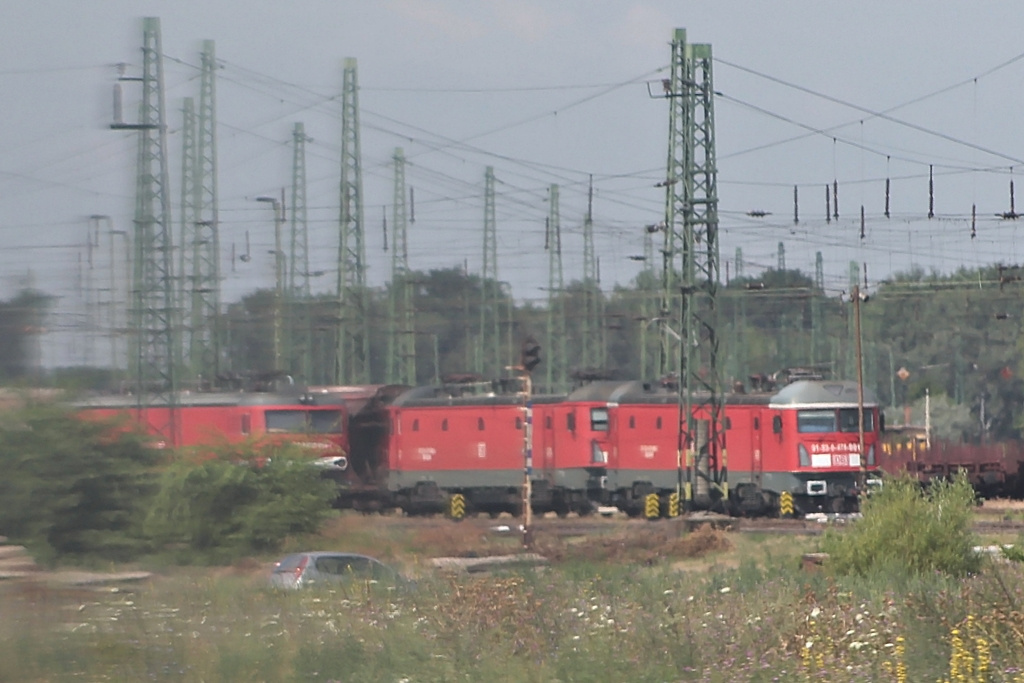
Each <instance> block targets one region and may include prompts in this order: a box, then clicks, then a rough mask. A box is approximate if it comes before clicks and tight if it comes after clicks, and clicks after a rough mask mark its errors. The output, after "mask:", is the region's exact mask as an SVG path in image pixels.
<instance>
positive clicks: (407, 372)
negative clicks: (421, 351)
mask: <svg viewBox="0 0 1024 683" xmlns="http://www.w3.org/2000/svg"><path fill="white" fill-rule="evenodd" d="M394 162H395V192H394V204H393V207H394V208H393V209H392V221H391V223H392V235H393V238H392V240H391V291H390V296H389V297H388V299H389V300H388V304H389V305H388V331H389V334H388V364H387V378H386V381H387V382H388V384H405V385H408V386H415V384H416V321H415V316H416V312H415V310H413V303H412V282H410V279H409V241H408V234H407V233H408V227H409V219H408V211H407V208H406V206H407V205H406V201H405V196H406V195H405V154H404V153H403V152H402V148H401V147H396V148H395V156H394Z"/></svg>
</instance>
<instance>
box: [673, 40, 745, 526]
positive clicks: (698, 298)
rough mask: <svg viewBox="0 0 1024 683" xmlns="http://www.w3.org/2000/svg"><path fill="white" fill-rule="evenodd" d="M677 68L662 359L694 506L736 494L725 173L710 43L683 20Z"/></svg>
mask: <svg viewBox="0 0 1024 683" xmlns="http://www.w3.org/2000/svg"><path fill="white" fill-rule="evenodd" d="M670 69H671V74H670V77H669V79H668V81H667V83H666V84H665V97H666V98H667V99H668V101H669V104H670V107H669V145H668V147H669V151H668V163H667V177H666V180H665V190H666V192H665V230H666V235H665V237H666V249H665V268H664V274H663V294H662V302H661V305H662V310H661V318H662V319H663V322H662V327H663V333H662V340H663V342H662V349H663V359H664V360H663V363H662V364H663V367H665V366H669V365H672V366H675V368H677V371H678V381H679V389H680V391H679V397H680V399H679V400H680V412H681V415H680V444H679V455H678V457H679V464H680V467H679V472H680V478H679V488H680V489H681V490H680V491H679V493H680V495H681V496H682V497H683V499H684V500H685V504H686V506H687V507H689V508H694V507H702V508H704V507H715V506H719V505H722V504H723V502H724V501H727V499H728V497H729V486H728V457H727V451H726V444H725V430H724V425H723V414H724V393H723V389H722V379H721V371H720V369H719V350H720V349H719V335H718V289H719V284H720V282H719V281H720V273H719V238H718V188H717V175H718V173H717V167H716V161H715V130H714V86H713V81H712V58H711V46H710V45H707V44H695V45H690V44H688V43H687V42H686V31H685V30H684V29H676V31H675V35H674V37H673V41H672V62H671V67H670ZM674 310H675V311H678V314H677V315H676V316H673V311H674ZM670 323H675V324H678V325H679V331H678V332H676V331H674V330H672V328H671V326H670ZM672 361H674V362H672ZM696 405H700V406H702V410H701V415H700V416H697V415H695V414H694V408H695V406H696ZM684 453H685V459H684Z"/></svg>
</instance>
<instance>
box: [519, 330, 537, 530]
mask: <svg viewBox="0 0 1024 683" xmlns="http://www.w3.org/2000/svg"><path fill="white" fill-rule="evenodd" d="M538 365H540V344H538V343H537V341H536V340H535V339H534V338H533V337H527V338H526V339H524V340H523V344H522V346H521V347H520V354H519V365H518V366H517V367H515V368H513V369H514V370H517V371H519V373H520V376H521V378H522V385H521V386H520V393H521V394H522V397H523V547H524V548H526V549H527V550H529V549H530V548H531V547H532V546H533V535H532V530H531V526H532V524H533V507H532V505H531V502H530V501H531V499H532V498H533V484H532V482H531V479H532V478H533V400H532V398H533V382H532V380H531V377H530V374H531V373H532V372H533V369H534V368H536V367H537V366H538Z"/></svg>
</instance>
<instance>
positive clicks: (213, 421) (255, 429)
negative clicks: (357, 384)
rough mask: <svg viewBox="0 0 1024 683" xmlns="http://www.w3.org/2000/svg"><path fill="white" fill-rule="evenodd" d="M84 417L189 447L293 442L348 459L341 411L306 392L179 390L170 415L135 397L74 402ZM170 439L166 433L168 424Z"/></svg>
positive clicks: (337, 463)
mask: <svg viewBox="0 0 1024 683" xmlns="http://www.w3.org/2000/svg"><path fill="white" fill-rule="evenodd" d="M77 408H78V410H79V413H80V414H81V415H82V416H83V417H85V418H87V419H112V420H118V419H120V420H123V421H124V422H125V423H126V424H129V425H137V426H138V427H139V428H141V429H143V430H144V431H146V432H147V433H149V434H151V435H153V436H155V437H160V438H161V441H159V442H158V443H156V444H155V445H156V446H157V447H159V448H165V447H168V446H174V447H194V446H216V445H218V444H235V443H242V442H245V441H253V442H254V443H265V442H270V443H282V442H287V443H294V444H298V445H300V446H302V447H303V448H306V449H308V450H309V451H311V452H312V453H313V454H315V455H316V456H317V457H319V458H326V459H330V466H332V467H335V468H339V469H345V468H346V466H347V463H348V460H347V458H348V452H349V442H348V424H347V418H346V410H345V408H344V407H343V406H339V405H318V404H317V402H316V399H315V397H312V396H310V395H292V394H279V393H259V392H238V393H194V394H193V393H182V394H180V395H178V396H176V397H175V406H174V419H173V421H172V420H171V409H170V408H169V407H168V406H167V405H152V404H150V405H144V406H141V407H140V406H139V405H138V399H137V398H136V397H135V396H104V397H96V398H91V399H87V400H84V401H80V402H78V403H77ZM172 424H173V425H174V428H173V431H174V435H173V438H171V439H169V438H168V430H169V428H170V425H172Z"/></svg>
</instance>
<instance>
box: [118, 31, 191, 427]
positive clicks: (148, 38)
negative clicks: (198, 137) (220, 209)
mask: <svg viewBox="0 0 1024 683" xmlns="http://www.w3.org/2000/svg"><path fill="white" fill-rule="evenodd" d="M142 57H143V60H142V61H143V65H142V77H141V78H128V77H122V78H121V79H120V80H125V81H141V83H142V100H141V103H140V105H139V122H138V123H124V122H122V121H120V120H115V122H114V123H112V124H111V128H113V129H115V130H137V131H138V132H139V147H138V172H137V176H136V186H135V228H134V239H133V245H134V247H135V254H134V259H133V266H134V269H133V273H132V297H131V299H132V303H131V311H130V313H131V321H132V325H131V326H132V333H133V334H134V339H133V343H134V347H135V349H134V350H135V353H134V354H133V356H134V358H133V363H132V365H133V367H132V369H131V370H132V373H131V374H132V379H133V382H134V385H135V392H136V396H137V404H138V407H139V408H140V409H141V408H143V407H145V406H147V405H166V406H167V407H168V408H169V410H168V411H167V420H166V421H165V422H164V423H163V424H158V425H154V428H155V429H156V431H157V433H158V435H159V437H160V438H161V439H162V440H163V441H164V443H165V444H167V445H169V446H175V445H177V443H178V442H179V441H180V439H179V437H178V428H177V410H176V405H177V397H176V390H177V370H178V369H177V367H176V362H175V355H176V354H177V348H178V347H177V335H176V329H175V321H176V317H177V311H176V309H175V303H176V296H175V281H174V268H173V256H172V251H173V239H172V234H171V233H172V230H171V200H170V191H169V174H168V169H167V154H166V150H167V124H166V119H165V114H164V111H165V100H164V78H163V52H162V49H161V40H160V20H159V19H158V18H156V17H146V18H145V19H143V46H142ZM119 93H120V90H119V89H118V90H115V97H118V94H119ZM118 101H119V100H118V99H115V102H118ZM119 114H120V112H117V111H115V119H119Z"/></svg>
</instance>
